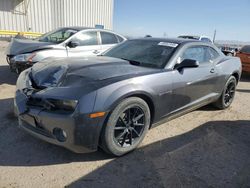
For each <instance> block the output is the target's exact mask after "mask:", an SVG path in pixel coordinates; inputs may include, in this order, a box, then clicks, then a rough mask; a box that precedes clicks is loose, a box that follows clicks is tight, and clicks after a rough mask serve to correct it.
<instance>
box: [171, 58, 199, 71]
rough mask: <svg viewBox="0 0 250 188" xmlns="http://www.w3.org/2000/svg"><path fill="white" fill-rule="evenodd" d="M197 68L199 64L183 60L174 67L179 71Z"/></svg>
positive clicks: (194, 61) (190, 60) (191, 60)
mask: <svg viewBox="0 0 250 188" xmlns="http://www.w3.org/2000/svg"><path fill="white" fill-rule="evenodd" d="M195 67H199V62H198V61H196V60H193V59H184V60H183V61H182V62H181V63H180V64H177V65H176V66H175V68H176V69H178V70H180V69H183V68H195Z"/></svg>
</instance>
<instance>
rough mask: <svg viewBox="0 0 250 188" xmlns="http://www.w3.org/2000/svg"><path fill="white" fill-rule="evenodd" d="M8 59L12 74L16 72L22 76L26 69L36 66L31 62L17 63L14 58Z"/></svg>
mask: <svg viewBox="0 0 250 188" xmlns="http://www.w3.org/2000/svg"><path fill="white" fill-rule="evenodd" d="M6 59H7V62H8V64H9V67H10V70H11V71H12V72H16V73H17V74H20V73H21V72H22V71H24V70H25V69H28V68H30V67H32V66H33V64H34V63H33V62H29V61H26V62H23V61H22V62H21V61H15V60H14V58H11V57H6Z"/></svg>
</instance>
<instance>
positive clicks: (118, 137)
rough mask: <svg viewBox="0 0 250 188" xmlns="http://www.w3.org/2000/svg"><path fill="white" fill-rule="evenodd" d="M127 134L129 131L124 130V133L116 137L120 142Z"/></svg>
mask: <svg viewBox="0 0 250 188" xmlns="http://www.w3.org/2000/svg"><path fill="white" fill-rule="evenodd" d="M126 133H127V131H126V130H124V131H123V132H122V133H120V134H119V135H118V136H117V137H116V139H117V140H120V139H121V138H122V137H123V136H124V135H125V134H126Z"/></svg>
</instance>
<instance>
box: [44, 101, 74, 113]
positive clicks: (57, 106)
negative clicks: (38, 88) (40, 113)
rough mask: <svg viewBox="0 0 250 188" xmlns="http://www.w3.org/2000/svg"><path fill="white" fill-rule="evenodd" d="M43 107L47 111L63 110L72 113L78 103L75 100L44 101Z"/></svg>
mask: <svg viewBox="0 0 250 188" xmlns="http://www.w3.org/2000/svg"><path fill="white" fill-rule="evenodd" d="M43 102H44V107H45V108H46V109H48V110H65V111H74V110H75V108H76V106H77V103H78V101H77V100H58V99H44V100H43Z"/></svg>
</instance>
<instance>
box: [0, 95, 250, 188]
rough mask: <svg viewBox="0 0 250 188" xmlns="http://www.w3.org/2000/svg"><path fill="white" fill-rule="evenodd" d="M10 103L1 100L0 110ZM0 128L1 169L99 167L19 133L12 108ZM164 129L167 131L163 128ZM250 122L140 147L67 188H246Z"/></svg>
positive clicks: (217, 124) (89, 157)
mask: <svg viewBox="0 0 250 188" xmlns="http://www.w3.org/2000/svg"><path fill="white" fill-rule="evenodd" d="M11 105H13V99H11V98H10V99H4V100H0V106H2V107H5V106H11ZM4 109H5V110H3V113H1V115H0V118H1V123H0V129H1V131H0V156H1V157H0V166H27V167H28V166H40V165H54V164H64V163H71V162H74V161H81V162H84V161H97V160H105V159H107V158H110V156H109V155H106V154H105V153H103V152H95V153H91V154H74V153H72V152H70V151H68V150H66V149H63V148H60V147H57V146H54V145H51V144H48V143H45V142H43V141H40V140H38V139H35V138H33V137H31V136H29V135H28V134H26V133H25V132H23V131H21V130H19V129H18V126H17V121H16V118H15V117H14V115H13V113H12V111H11V109H10V108H4ZM166 126H167V125H166ZM249 186H250V121H211V122H208V123H205V124H203V125H201V126H200V127H199V128H196V129H194V130H192V131H190V132H187V133H185V134H182V135H178V136H175V137H171V138H167V139H165V140H162V141H160V142H156V143H153V144H151V145H148V146H145V147H141V148H139V149H137V150H135V151H134V152H132V153H130V154H127V155H126V156H124V157H120V158H115V159H114V160H112V161H111V162H109V163H107V164H106V165H104V166H102V167H100V168H98V169H96V170H94V171H93V172H91V173H89V174H88V175H86V176H84V177H82V178H80V179H78V180H76V181H75V182H72V183H71V184H70V185H68V187H109V188H111V187H130V188H132V187H150V188H151V187H249Z"/></svg>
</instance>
